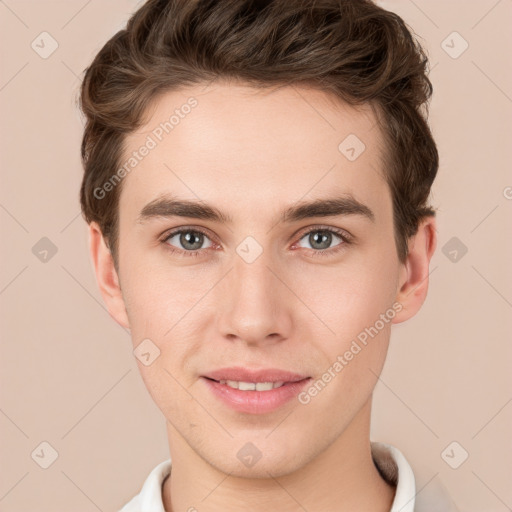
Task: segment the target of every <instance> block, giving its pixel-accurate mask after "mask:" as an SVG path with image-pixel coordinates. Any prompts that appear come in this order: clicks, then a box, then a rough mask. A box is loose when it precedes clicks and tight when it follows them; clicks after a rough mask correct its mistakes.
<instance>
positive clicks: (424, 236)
mask: <svg viewBox="0 0 512 512" xmlns="http://www.w3.org/2000/svg"><path fill="white" fill-rule="evenodd" d="M436 245H437V231H436V221H435V217H434V216H428V217H425V218H424V219H422V221H421V222H420V225H419V227H418V231H417V233H416V235H414V236H413V237H411V239H410V240H409V254H408V255H407V259H406V261H405V262H404V264H403V265H402V268H401V272H400V280H399V283H398V285H399V288H398V294H397V296H396V301H397V302H398V303H400V304H401V305H402V310H401V311H400V312H399V313H398V314H397V315H396V316H395V318H394V319H393V323H395V324H398V323H400V322H404V321H405V320H408V319H409V318H411V317H413V316H414V315H415V314H416V313H417V312H418V311H419V310H420V308H421V306H422V305H423V302H424V301H425V299H426V297H427V291H428V283H429V264H430V260H431V258H432V256H433V254H434V252H435V249H436Z"/></svg>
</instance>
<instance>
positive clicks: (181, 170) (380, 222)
mask: <svg viewBox="0 0 512 512" xmlns="http://www.w3.org/2000/svg"><path fill="white" fill-rule="evenodd" d="M191 96H193V97H195V98H196V99H197V101H198V105H197V107H195V109H193V110H192V112H191V113H190V114H189V115H188V116H185V118H184V119H182V120H181V121H180V123H179V125H177V126H176V127H175V128H174V130H173V131H172V132H171V133H170V134H168V135H167V136H165V137H164V139H163V140H162V142H160V143H159V144H158V146H157V147H156V148H154V149H153V150H152V151H151V152H150V153H149V154H148V155H147V156H146V157H145V158H144V159H143V160H142V161H141V162H140V163H139V164H138V165H137V167H136V169H134V170H133V171H132V172H131V173H130V174H128V175H127V176H126V177H125V178H124V183H123V188H122V192H121V196H120V203H119V208H120V210H119V211H120V224H119V226H120V239H119V240H120V243H119V274H118V273H117V272H116V270H115V268H114V265H113V261H112V257H111V255H110V252H109V251H108V248H107V245H106V244H105V241H104V240H103V237H102V235H101V231H100V229H99V227H98V225H97V224H95V223H91V225H90V228H89V234H90V250H91V257H92V260H93V263H94V267H95V272H96V276H97V281H98V285H99V288H100V291H101V293H102V296H103V299H104V301H105V303H106V306H107V308H108V310H109V312H110V314H111V316H112V317H113V318H114V319H115V320H116V321H117V322H118V323H119V324H121V325H122V326H124V327H127V328H129V329H130V331H131V335H132V340H133V346H134V348H135V347H137V345H138V344H139V343H140V342H141V341H142V340H144V339H147V338H149V339H150V340H151V341H152V342H153V343H154V344H155V345H156V346H157V347H158V348H159V350H160V356H159V357H157V358H156V359H155V360H154V362H153V363H152V364H150V365H149V366H145V365H144V364H142V363H141V362H140V361H138V360H137V364H138V366H139V370H140V372H141V375H142V378H143V380H144V382H145V385H146V386H147V389H148V391H149V392H150V394H151V396H152V398H153V399H154V401H155V403H156V404H157V406H158V407H159V408H160V410H161V411H162V413H163V414H164V416H165V418H166V420H167V422H166V425H167V433H168V440H169V448H170V452H171V454H172V463H173V466H172V473H171V476H170V477H169V478H168V479H167V480H166V481H165V483H164V486H163V493H162V494H163V501H164V506H165V510H166V511H168V512H170V511H173V512H177V511H186V510H189V509H190V510H193V509H191V508H190V507H195V508H197V510H200V511H201V512H214V511H235V510H240V509H241V508H242V507H245V508H247V504H250V510H251V511H254V512H258V511H268V509H269V506H270V504H271V508H272V509H273V510H281V511H297V510H304V509H306V510H308V511H310V512H313V511H325V510H337V511H341V512H343V511H347V512H348V511H350V512H357V511H367V510H372V511H376V512H379V511H382V512H384V511H388V510H389V509H390V506H391V504H392V501H393V497H394V488H393V487H392V486H390V485H388V484H387V483H386V482H385V481H384V480H383V479H382V478H381V477H380V475H379V473H378V472H377V470H376V468H375V466H374V464H373V461H372V458H371V452H370V440H369V437H370V433H369V432H370V409H371V398H372V392H373V389H374V387H375V384H376V382H377V376H378V375H380V373H381V370H382V366H383V364H384V360H385V357H386V352H387V349H388V344H389V338H390V333H391V324H392V323H399V322H403V321H405V320H407V319H409V318H411V317H412V316H413V315H414V314H416V312H417V311H418V310H419V309H420V307H421V305H422V304H423V302H424V300H425V297H426V294H427V289H428V269H429V261H430V259H431V257H432V254H433V252H434V250H435V246H436V230H435V219H434V218H433V217H428V218H425V219H424V220H423V221H422V222H421V224H420V226H419V229H418V232H417V234H416V236H415V237H413V238H411V239H410V240H409V255H408V258H407V260H406V262H405V263H404V264H402V263H400V261H399V259H398V256H397V252H396V247H395V241H394V236H393V217H392V200H391V194H390V192H389V189H388V186H387V184H386V183H385V181H384V178H383V174H382V173H383V171H382V164H381V159H382V154H383V143H382V138H381V133H380V131H379V130H380V129H379V127H378V126H377V125H376V118H375V117H374V115H373V112H372V111H371V109H370V108H369V107H368V106H364V107H362V108H359V109H358V110H356V109H354V108H353V107H350V106H348V105H346V104H343V103H341V102H340V101H338V100H335V99H333V98H332V97H330V96H328V95H327V94H326V93H324V92H322V91H319V90H315V89H312V88H303V87H301V88H297V87H293V88H292V87H284V88H280V89H277V90H269V91H262V90H256V89H253V88H250V87H248V86H245V85H243V84H237V85H234V84H233V83H231V84H227V83H221V82H217V83H214V84H210V85H208V86H205V85H196V86H189V87H187V88H186V89H183V90H181V91H173V92H168V93H165V94H164V95H163V96H162V97H160V98H159V99H158V101H157V102H156V103H155V104H154V105H153V108H152V109H151V110H150V111H149V112H148V116H147V120H146V121H147V122H146V123H145V125H144V126H142V127H141V128H140V129H138V130H137V131H136V132H134V133H132V134H130V135H129V136H128V137H127V140H126V152H125V154H126V155H129V153H130V152H131V151H133V150H136V149H137V148H139V147H140V146H141V145H142V144H143V143H144V141H145V140H146V137H147V135H148V134H149V133H151V131H152V130H153V129H154V128H155V127H156V126H158V125H159V123H160V122H162V121H163V120H165V119H168V118H169V115H170V113H172V112H173V111H174V110H175V109H176V108H179V106H180V105H183V104H184V103H186V101H187V99H188V98H189V97H191ZM351 133H353V134H356V135H357V137H358V138H359V139H361V140H362V141H363V142H364V144H365V146H366V149H365V151H364V152H363V153H362V154H361V155H360V156H359V157H358V158H357V159H356V160H355V161H349V160H348V159H347V158H345V156H344V155H343V154H341V153H340V151H339V150H338V145H339V144H340V142H341V141H343V140H344V139H345V137H347V135H349V134H351ZM163 193H169V194H173V195H174V196H176V197H179V198H180V199H190V200H197V199H198V198H199V199H201V200H202V201H204V202H206V203H208V204H211V205H214V206H216V207H217V208H218V209H220V210H222V211H223V212H225V213H226V214H229V215H230V216H231V217H232V219H233V222H232V223H231V224H224V223H219V222H214V221H210V220H201V219H196V218H181V217H168V218H167V217H161V218H154V219H151V220H148V221H147V222H145V223H138V222H137V216H138V215H139V213H140V211H141V210H142V208H143V207H144V206H145V205H146V204H147V203H149V202H150V201H152V200H154V199H155V198H157V197H158V196H160V195H161V194H163ZM342 193H350V194H352V195H353V197H355V198H356V199H357V200H358V201H360V202H361V203H363V204H365V205H367V206H368V207H369V208H371V210H372V211H373V213H374V215H375V219H374V221H373V222H372V221H371V220H370V219H368V218H366V217H364V216H362V215H339V216H335V217H313V218H307V219H303V220H300V221H296V222H293V223H279V222H278V218H279V214H280V212H281V210H283V209H284V208H286V207H288V206H290V205H292V204H294V203H296V202H297V201H305V200H311V199H317V198H329V197H332V196H333V195H338V194H342ZM183 226H185V227H187V228H190V229H193V228H202V229H203V230H205V231H206V232H207V233H208V236H207V237H205V238H204V239H203V245H202V246H201V249H200V253H199V256H197V257H190V256H189V257H187V256H186V254H184V253H186V251H187V247H190V246H186V247H184V246H183V245H182V244H180V238H179V236H175V237H174V238H172V239H168V240H167V241H165V240H161V238H162V235H164V234H165V233H166V232H168V231H170V230H171V228H178V227H183ZM310 228H318V229H320V228H323V229H326V228H334V229H336V228H337V229H342V230H345V231H347V232H348V233H350V234H351V235H352V237H353V242H352V243H350V244H347V243H345V242H343V241H342V240H341V239H340V238H338V237H337V236H336V234H334V235H333V237H332V240H331V242H330V245H329V242H327V247H328V248H327V249H323V251H324V254H323V255H320V256H319V255H318V253H319V252H321V249H319V248H318V247H319V246H318V245H312V244H314V240H313V241H311V239H310V237H308V234H307V231H308V229H310ZM247 236H252V237H253V238H254V239H255V240H257V242H258V243H259V245H260V246H261V248H262V250H263V252H262V254H261V255H260V256H259V257H258V258H257V259H256V260H255V261H254V262H252V263H250V264H249V263H247V262H246V261H245V260H244V259H243V258H241V257H240V256H239V255H238V254H237V252H236V248H237V246H238V245H239V244H240V243H241V242H242V241H243V240H244V239H245V238H246V237H247ZM339 244H341V245H342V248H341V250H340V251H338V252H336V253H334V252H332V250H333V248H338V245H339ZM343 244H344V245H343ZM170 246H171V247H174V249H176V251H177V252H176V253H175V254H173V253H172V252H170V250H169V247H170ZM188 250H190V249H188ZM180 251H181V252H180ZM329 251H331V252H330V253H329ZM315 254H316V256H315ZM393 303H400V304H401V305H402V309H401V311H400V312H399V313H397V314H396V316H395V317H394V319H393V320H392V321H390V322H389V323H386V324H385V326H384V328H383V329H381V330H380V331H379V333H378V335H376V336H375V337H374V338H372V339H371V340H370V341H369V343H368V345H367V346H365V347H364V349H363V350H361V352H359V353H358V354H357V356H355V357H354V358H353V359H352V360H351V361H350V362H349V364H347V366H346V367H344V368H343V370H342V371H341V372H340V373H339V374H337V376H336V377H335V378H333V379H332V380H331V382H330V383H329V384H328V385H327V386H326V387H325V388H324V389H323V390H322V391H321V392H320V393H318V395H317V396H315V397H314V398H312V399H311V401H310V402H309V403H308V404H307V405H303V404H300V403H298V401H296V400H292V401H291V402H289V403H288V404H286V405H285V406H284V407H282V408H280V409H278V410H277V411H274V412H272V413H268V414H260V415H253V414H247V413H237V412H235V411H233V410H232V409H230V408H229V407H227V406H226V405H225V404H224V403H222V402H220V401H219V400H218V399H217V398H216V397H214V396H212V394H211V393H210V391H209V390H208V389H207V387H206V386H205V384H204V381H203V380H202V379H201V378H200V376H201V375H204V373H205V372H207V371H209V370H214V369H218V368H222V367H228V366H245V367H248V368H253V369H260V368H269V367H270V368H280V369H284V370H288V371H293V372H298V373H303V374H306V375H309V376H311V377H313V379H315V380H316V379H318V378H320V376H321V375H322V374H323V373H324V372H325V371H326V369H327V368H329V367H330V366H332V365H333V363H334V362H335V361H336V358H337V356H338V355H339V354H343V353H344V352H345V351H346V350H348V348H349V347H350V344H351V342H352V340H354V339H355V338H356V336H357V335H358V334H359V333H360V332H361V331H364V329H365V328H366V327H369V326H372V325H374V324H375V322H376V320H377V319H378V318H379V315H380V314H383V313H385V312H386V310H388V309H389V308H392V305H393ZM248 442H251V443H253V444H254V445H255V446H256V447H257V448H258V449H259V450H260V452H261V454H262V457H261V459H260V460H259V461H258V462H257V463H256V464H255V465H254V466H252V467H250V468H249V467H246V466H245V465H244V464H242V463H241V461H240V460H239V459H238V458H237V452H238V451H239V450H240V449H241V448H242V447H243V446H244V445H245V444H246V443H248ZM205 497H206V498H205Z"/></svg>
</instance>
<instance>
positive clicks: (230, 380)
mask: <svg viewBox="0 0 512 512" xmlns="http://www.w3.org/2000/svg"><path fill="white" fill-rule="evenodd" d="M202 380H203V381H204V383H205V384H206V387H207V389H208V390H209V391H210V392H211V393H212V394H213V396H215V397H216V398H217V399H218V400H219V401H220V402H222V403H223V404H224V405H227V406H228V407H230V408H231V409H234V410H235V411H237V412H243V413H250V414H265V413H269V412H272V411H275V410H276V409H278V408H280V407H282V406H284V405H285V404H287V403H288V402H290V401H292V400H293V399H294V398H296V397H297V395H298V394H299V393H300V391H301V390H302V389H303V388H304V386H306V384H307V383H308V382H309V381H310V380H311V378H310V377H309V376H307V375H302V374H298V373H293V372H288V371H285V370H279V369H275V368H269V369H265V370H249V369H247V368H242V367H235V368H222V369H219V370H215V371H212V372H208V373H207V374H205V375H203V376H202Z"/></svg>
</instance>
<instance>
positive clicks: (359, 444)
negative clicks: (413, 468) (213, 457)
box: [162, 399, 395, 512]
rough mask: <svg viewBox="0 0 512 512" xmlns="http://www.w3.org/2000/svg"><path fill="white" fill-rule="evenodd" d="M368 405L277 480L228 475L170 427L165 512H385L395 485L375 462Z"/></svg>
mask: <svg viewBox="0 0 512 512" xmlns="http://www.w3.org/2000/svg"><path fill="white" fill-rule="evenodd" d="M370 409H371V399H370V400H368V403H367V404H365V406H364V407H363V408H362V409H361V411H359V413H358V414H357V415H356V417H355V418H354V419H353V420H352V422H351V423H350V425H349V426H348V427H347V428H346V429H345V430H344V431H343V433H342V434H341V435H340V437H338V438H337V440H336V441H335V442H334V443H333V444H332V445H330V446H329V448H328V449H327V450H325V451H324V452H322V453H320V454H319V455H318V456H317V457H316V458H315V459H313V460H312V461H311V462H310V463H308V464H306V465H305V466H303V467H301V468H300V469H298V470H297V471H294V472H293V473H290V474H287V475H284V476H279V477H277V478H275V477H272V476H270V475H269V478H258V479H251V478H240V477H234V476H229V475H226V474H224V473H223V472H221V471H219V470H217V469H216V468H214V467H213V466H211V465H210V464H209V463H208V462H207V461H205V460H204V459H202V458H201V457H199V456H198V454H197V453H196V452H194V451H193V450H192V449H191V448H190V446H189V445H188V444H187V443H186V441H185V440H184V439H183V438H182V437H179V436H178V435H177V432H176V431H175V430H174V429H172V430H169V432H168V433H169V445H170V446H172V451H171V453H172V471H171V475H170V476H169V477H168V478H167V480H166V481H165V482H164V485H163V490H162V498H163V502H164V508H165V511H166V512H177V511H178V510H186V511H189V510H190V511H194V510H196V509H197V510H200V511H201V512H221V511H222V512H234V511H239V510H244V509H247V504H248V503H250V505H251V506H250V509H251V511H252V512H268V510H269V509H273V510H280V511H282V512H298V511H303V510H308V511H310V512H314V511H324V510H336V511H337V512H362V511H368V510H372V511H374V512H389V510H390V508H391V505H392V502H393V498H394V494H395V488H394V487H392V486H390V485H389V484H388V483H386V482H385V481H384V480H383V479H382V477H381V476H380V474H379V472H378V470H377V468H376V467H375V464H374V463H373V459H372V456H371V445H370V441H369V438H370V436H369V428H370ZM170 428H171V427H169V429H170ZM178 437H179V439H178Z"/></svg>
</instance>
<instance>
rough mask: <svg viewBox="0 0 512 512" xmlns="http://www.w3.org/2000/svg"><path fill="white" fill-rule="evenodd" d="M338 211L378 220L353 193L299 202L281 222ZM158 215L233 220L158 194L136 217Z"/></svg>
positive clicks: (199, 203) (205, 207)
mask: <svg viewBox="0 0 512 512" xmlns="http://www.w3.org/2000/svg"><path fill="white" fill-rule="evenodd" d="M338 215H358V216H362V217H365V218H367V219H369V220H370V221H371V222H375V214H374V213H373V212H372V210H371V209H370V208H369V207H368V206H366V205H365V204H363V203H361V202H359V201H358V200H357V199H355V198H354V197H353V196H352V195H351V194H345V195H342V196H338V197H333V198H325V199H315V200H313V201H307V202H306V201H302V202H298V203H296V204H295V205H292V206H290V207H288V208H286V209H285V210H283V211H282V212H281V217H280V220H279V222H281V223H286V222H289V223H291V222H297V221H299V220H303V219H307V218H310V217H335V216H338ZM158 217H190V218H195V219H202V220H209V221H213V222H218V223H222V224H231V223H232V222H233V219H232V218H231V217H230V216H229V215H228V214H226V213H224V212H222V211H221V210H219V209H218V208H216V207H214V206H212V205H209V204H207V203H205V202H203V201H191V200H185V199H177V198H175V197H172V196H169V195H164V196H161V197H158V198H156V199H154V200H153V201H151V202H149V203H148V204H146V206H144V207H143V208H142V210H141V211H140V213H139V215H138V217H137V223H139V224H143V223H145V222H147V221H149V220H151V219H153V218H158Z"/></svg>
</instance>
